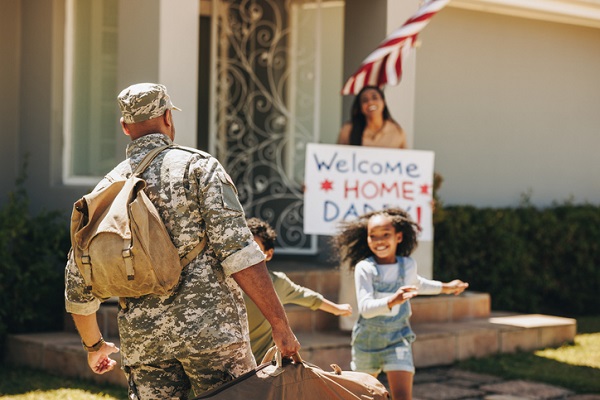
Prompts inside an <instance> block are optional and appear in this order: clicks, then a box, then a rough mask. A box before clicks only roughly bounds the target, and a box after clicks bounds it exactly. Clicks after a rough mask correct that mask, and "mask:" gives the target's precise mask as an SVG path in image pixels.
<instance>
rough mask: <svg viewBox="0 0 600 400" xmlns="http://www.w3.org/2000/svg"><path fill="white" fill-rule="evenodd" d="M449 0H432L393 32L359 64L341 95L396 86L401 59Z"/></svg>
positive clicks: (398, 80)
mask: <svg viewBox="0 0 600 400" xmlns="http://www.w3.org/2000/svg"><path fill="white" fill-rule="evenodd" d="M449 2H450V0H430V1H428V2H426V3H425V4H423V5H422V6H421V7H420V8H419V10H417V12H416V14H415V15H413V16H412V17H410V18H409V19H408V20H407V21H406V22H405V23H404V24H403V25H402V26H401V27H400V28H398V29H396V30H395V31H394V32H392V33H391V34H390V35H389V36H388V37H387V38H385V40H384V41H383V42H381V44H380V45H379V46H377V49H375V51H373V52H372V53H371V54H369V56H368V57H367V58H365V60H364V61H363V62H362V64H361V65H360V68H359V69H358V71H356V72H355V73H354V74H353V75H352V76H351V77H350V78H348V80H347V81H346V84H345V85H344V87H343V89H342V94H358V92H360V89H362V88H363V87H364V86H379V87H381V86H383V85H384V84H386V83H387V84H390V85H397V84H398V82H400V78H401V77H402V60H403V59H405V58H406V57H407V56H408V54H409V52H410V50H411V49H412V48H413V47H414V46H415V43H416V40H417V35H418V34H419V32H421V30H422V29H423V28H424V27H425V26H426V25H427V24H428V23H429V20H430V19H431V17H432V16H434V15H435V14H436V13H437V12H438V11H440V10H441V9H442V8H444V6H445V5H446V4H448V3H449Z"/></svg>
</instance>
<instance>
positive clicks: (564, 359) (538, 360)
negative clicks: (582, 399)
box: [457, 316, 600, 393]
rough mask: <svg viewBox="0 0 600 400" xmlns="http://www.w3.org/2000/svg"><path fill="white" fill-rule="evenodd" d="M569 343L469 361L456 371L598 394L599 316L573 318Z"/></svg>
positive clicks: (599, 369) (599, 370) (599, 389)
mask: <svg viewBox="0 0 600 400" xmlns="http://www.w3.org/2000/svg"><path fill="white" fill-rule="evenodd" d="M577 330H578V334H577V336H575V342H574V343H573V344H565V345H563V346H561V347H559V348H550V349H544V350H538V351H535V352H532V353H524V352H523V353H515V354H498V355H494V356H491V357H486V358H480V359H469V360H466V361H463V362H460V363H458V364H457V367H458V368H461V369H465V370H469V371H473V372H480V373H486V374H491V375H496V376H500V377H503V378H506V379H523V380H530V381H536V382H544V383H548V384H552V385H557V386H561V387H564V388H567V389H570V390H572V391H575V392H577V393H600V316H597V317H584V318H579V319H577Z"/></svg>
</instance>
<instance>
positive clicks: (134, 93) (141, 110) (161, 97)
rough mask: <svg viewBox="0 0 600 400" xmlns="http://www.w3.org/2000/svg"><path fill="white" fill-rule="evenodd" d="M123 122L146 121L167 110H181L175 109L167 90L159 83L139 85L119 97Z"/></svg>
mask: <svg viewBox="0 0 600 400" xmlns="http://www.w3.org/2000/svg"><path fill="white" fill-rule="evenodd" d="M117 101H118V102H119V107H120V108H121V114H122V115H123V121H125V122H126V123H128V124H133V123H136V122H142V121H146V120H147V119H152V118H156V117H160V116H161V115H163V114H164V113H165V111H167V109H169V110H170V109H175V110H178V111H181V109H179V108H177V107H175V106H174V105H173V103H172V102H171V97H169V95H168V94H167V88H166V87H165V86H164V85H160V84H158V83H137V84H135V85H131V86H129V87H128V88H126V89H123V90H122V91H121V93H119V96H118V97H117Z"/></svg>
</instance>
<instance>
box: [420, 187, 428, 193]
mask: <svg viewBox="0 0 600 400" xmlns="http://www.w3.org/2000/svg"><path fill="white" fill-rule="evenodd" d="M421 194H429V185H421Z"/></svg>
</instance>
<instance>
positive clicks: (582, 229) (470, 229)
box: [433, 202, 600, 315]
mask: <svg viewBox="0 0 600 400" xmlns="http://www.w3.org/2000/svg"><path fill="white" fill-rule="evenodd" d="M599 267H600V207H598V206H593V205H572V204H563V205H554V206H552V207H548V208H545V209H537V208H535V207H532V206H531V205H530V204H528V203H527V202H526V203H525V204H524V205H523V206H522V207H519V208H500V209H493V208H481V209H479V208H475V207H469V206H451V207H445V208H444V218H443V219H442V220H439V221H437V223H436V225H435V238H434V267H433V269H434V272H435V278H436V279H440V280H450V279H454V278H456V277H458V278H460V279H462V280H465V281H468V282H469V284H470V289H471V290H474V291H480V292H488V293H490V295H491V299H492V308H493V309H494V310H506V311H517V312H534V313H535V312H544V313H555V314H560V315H591V314H597V312H598V309H597V304H598V302H597V300H598V282H600V268H599Z"/></svg>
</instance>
